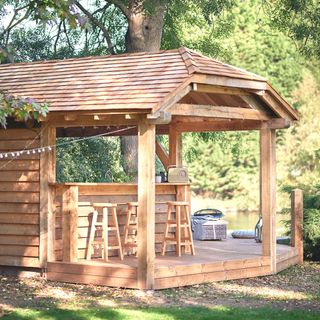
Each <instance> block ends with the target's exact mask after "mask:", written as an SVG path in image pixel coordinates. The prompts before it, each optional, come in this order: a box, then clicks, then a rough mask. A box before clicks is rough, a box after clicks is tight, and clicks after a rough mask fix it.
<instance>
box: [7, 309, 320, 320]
mask: <svg viewBox="0 0 320 320" xmlns="http://www.w3.org/2000/svg"><path fill="white" fill-rule="evenodd" d="M319 317H320V313H314V312H309V313H307V312H303V311H280V310H273V309H271V308H257V309H244V308H227V307H223V306H216V307H214V308H206V307H184V308H139V309H126V308H117V309H115V308H103V309H86V310H65V309H51V310H38V311H36V310H31V309H18V310H16V311H15V312H13V313H11V314H8V315H5V316H4V317H3V319H4V320H36V319H37V320H64V319H68V320H99V319H108V320H129V319H130V320H131V319H143V320H195V319H196V320H238V319H246V320H257V319H259V320H269V319H272V320H300V319H304V320H316V319H319Z"/></svg>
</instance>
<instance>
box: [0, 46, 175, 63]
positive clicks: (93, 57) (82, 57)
mask: <svg viewBox="0 0 320 320" xmlns="http://www.w3.org/2000/svg"><path fill="white" fill-rule="evenodd" d="M167 52H169V53H170V52H172V53H174V52H177V49H168V50H158V51H150V52H149V51H141V52H127V53H119V54H102V55H89V56H81V57H70V58H62V59H44V60H34V61H18V62H10V63H0V67H7V66H14V65H30V64H37V63H38V64H45V63H59V62H69V61H70V62H71V61H78V60H91V59H92V60H95V59H97V60H102V59H106V58H111V57H115V58H118V57H120V58H121V57H127V56H128V57H131V56H143V55H149V54H163V53H167Z"/></svg>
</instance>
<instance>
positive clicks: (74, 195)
mask: <svg viewBox="0 0 320 320" xmlns="http://www.w3.org/2000/svg"><path fill="white" fill-rule="evenodd" d="M62 197H63V200H62V212H63V216H62V243H63V261H66V262H74V261H77V260H78V257H77V255H78V187H77V186H69V187H66V188H65V191H64V193H63V195H62Z"/></svg>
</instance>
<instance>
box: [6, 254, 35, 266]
mask: <svg viewBox="0 0 320 320" xmlns="http://www.w3.org/2000/svg"><path fill="white" fill-rule="evenodd" d="M0 265H4V266H11V267H30V268H39V267H40V265H39V259H38V258H33V257H14V256H0Z"/></svg>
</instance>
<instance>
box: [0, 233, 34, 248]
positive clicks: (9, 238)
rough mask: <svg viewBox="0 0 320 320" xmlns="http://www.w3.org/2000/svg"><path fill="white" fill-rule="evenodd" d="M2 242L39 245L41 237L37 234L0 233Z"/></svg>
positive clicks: (0, 242) (0, 241)
mask: <svg viewBox="0 0 320 320" xmlns="http://www.w3.org/2000/svg"><path fill="white" fill-rule="evenodd" d="M0 244H1V245H3V244H11V245H24V246H37V245H39V237H37V236H17V235H8V234H6V235H0Z"/></svg>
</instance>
